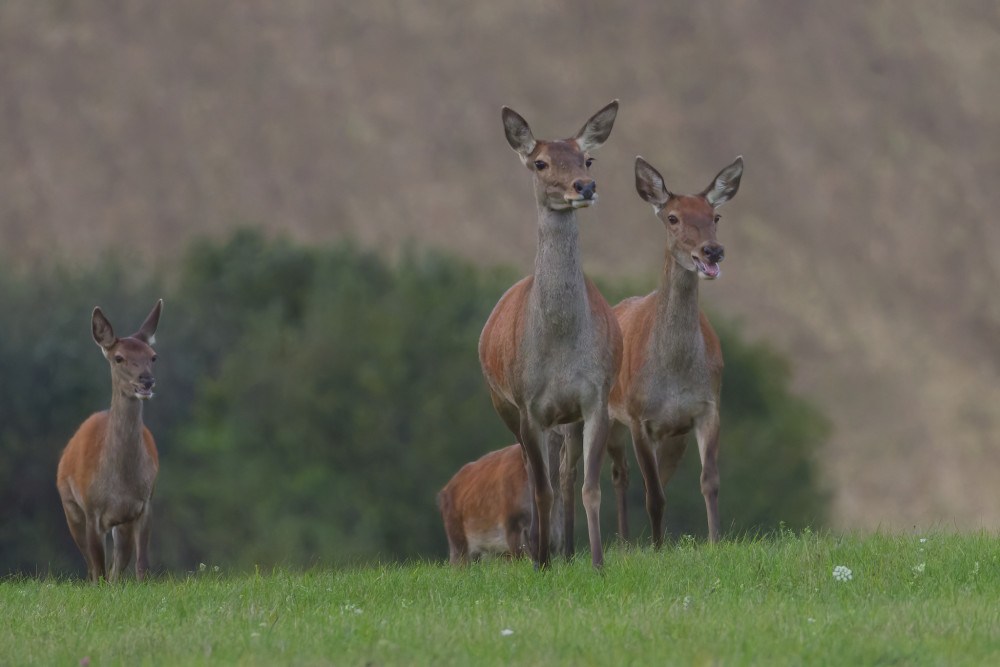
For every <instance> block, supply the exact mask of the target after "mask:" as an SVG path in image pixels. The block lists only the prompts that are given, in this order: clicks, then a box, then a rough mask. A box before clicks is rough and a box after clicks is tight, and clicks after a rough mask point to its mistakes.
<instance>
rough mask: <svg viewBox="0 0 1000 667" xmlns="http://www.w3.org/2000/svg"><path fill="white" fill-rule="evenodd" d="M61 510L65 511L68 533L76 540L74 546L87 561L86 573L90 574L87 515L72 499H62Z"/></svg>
mask: <svg viewBox="0 0 1000 667" xmlns="http://www.w3.org/2000/svg"><path fill="white" fill-rule="evenodd" d="M63 512H65V513H66V523H67V525H69V532H70V535H72V536H73V541H74V542H76V548H77V549H79V550H80V554H81V555H82V556H83V559H84V561H85V562H86V563H87V574H90V556H89V555H88V550H87V515H86V514H84V512H83V508H82V507H80V506H79V505H77V504H76V502H75V501H72V500H64V501H63Z"/></svg>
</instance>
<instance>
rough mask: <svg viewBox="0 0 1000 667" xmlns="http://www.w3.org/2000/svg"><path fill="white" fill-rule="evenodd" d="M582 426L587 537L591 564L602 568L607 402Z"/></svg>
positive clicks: (601, 404) (593, 412)
mask: <svg viewBox="0 0 1000 667" xmlns="http://www.w3.org/2000/svg"><path fill="white" fill-rule="evenodd" d="M587 417H588V418H587V419H586V421H584V425H583V509H584V511H585V512H586V513H587V532H588V534H589V535H590V562H591V563H592V564H593V566H594V567H595V568H598V569H600V568H602V567H604V547H603V546H602V544H601V465H602V464H603V463H604V450H605V448H606V447H607V444H608V430H609V428H610V423H609V420H608V404H607V401H604V402H600V403H599V405H597V406H596V409H595V410H592V411H591V414H589V415H588V416H587Z"/></svg>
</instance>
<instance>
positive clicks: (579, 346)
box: [479, 100, 622, 568]
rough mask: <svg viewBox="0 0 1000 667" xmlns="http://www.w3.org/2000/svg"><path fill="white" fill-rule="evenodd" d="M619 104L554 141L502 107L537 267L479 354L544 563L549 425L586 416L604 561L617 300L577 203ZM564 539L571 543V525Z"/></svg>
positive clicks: (509, 297) (588, 477) (588, 496)
mask: <svg viewBox="0 0 1000 667" xmlns="http://www.w3.org/2000/svg"><path fill="white" fill-rule="evenodd" d="M617 113H618V101H617V100H615V101H613V102H611V103H610V104H608V105H607V106H605V107H604V108H602V109H601V110H600V111H598V112H597V113H595V114H594V115H593V116H592V117H591V118H590V119H589V120H588V121H587V122H586V123H585V124H584V125H583V127H582V128H581V129H580V131H579V132H577V134H576V135H575V136H573V137H572V138H570V139H565V140H555V141H546V140H537V139H535V137H534V135H533V134H532V132H531V129H530V128H529V126H528V123H527V121H525V120H524V118H522V117H521V116H520V115H519V114H518V113H517V112H515V111H514V110H512V109H510V108H508V107H504V108H503V111H502V114H501V115H502V118H503V125H504V130H505V133H506V137H507V142H508V143H509V144H510V146H511V148H513V149H514V151H515V152H516V153H517V154H518V156H519V157H520V158H521V162H522V163H523V164H524V165H525V166H526V167H527V168H528V170H529V171H530V173H531V178H532V182H533V184H534V190H535V202H536V208H537V213H538V246H537V250H536V254H535V267H534V273H533V274H532V275H529V276H527V277H526V278H524V279H522V280H520V281H519V282H517V283H516V284H514V285H513V286H512V287H511V288H510V289H509V290H507V292H506V293H505V294H504V295H503V296H502V297H501V298H500V301H499V302H498V303H497V305H496V306H495V307H494V308H493V312H492V313H491V314H490V317H489V319H488V320H487V322H486V325H485V326H484V327H483V332H482V335H481V336H480V338H479V360H480V363H481V365H482V369H483V375H484V376H485V378H486V382H487V384H488V386H489V390H490V396H491V397H492V399H493V406H494V408H495V409H496V411H497V413H498V414H499V415H500V417H501V418H502V419H503V421H504V423H505V424H506V425H507V427H508V428H509V429H510V431H511V432H512V433H513V434H514V436H515V438H516V439H517V440H518V442H520V443H521V445H522V448H523V452H524V457H525V461H526V466H527V469H528V471H529V475H530V478H531V480H532V484H533V490H534V501H535V511H534V512H533V525H532V528H531V531H530V536H529V537H530V538H531V541H532V542H537V549H535V548H532V549H531V553H532V555H533V557H534V558H535V562H536V564H537V565H538V566H540V567H545V566H547V565H548V563H549V542H550V540H549V538H550V519H551V516H550V512H551V507H552V503H553V489H552V485H551V483H550V480H549V476H548V475H547V473H546V456H545V451H546V448H548V449H549V450H551V448H552V447H553V445H550V444H548V443H547V442H546V439H547V437H548V433H547V432H548V431H549V430H550V429H551V428H552V427H554V426H557V425H560V424H568V423H574V422H580V421H582V422H583V424H584V426H583V428H582V429H579V430H573V431H572V433H573V434H574V435H575V436H579V438H580V439H581V441H582V442H580V443H576V444H575V445H574V446H577V447H579V448H581V450H582V453H583V457H584V482H583V492H582V493H583V505H584V509H585V511H586V514H587V527H588V531H589V536H590V550H591V562H592V563H593V565H594V566H595V567H598V568H599V567H601V566H603V563H604V552H603V549H602V546H601V526H600V518H599V516H598V511H599V509H600V502H601V489H600V483H599V482H600V479H599V476H600V470H601V463H602V461H603V458H604V450H605V446H606V442H607V436H608V430H609V417H608V397H609V394H610V391H611V385H612V384H613V383H614V381H615V377H616V376H617V373H618V367H619V365H620V363H621V350H622V340H621V332H620V331H619V329H618V323H617V321H616V320H615V317H614V313H613V312H612V310H611V307H610V306H609V305H608V303H607V301H605V300H604V297H603V296H601V293H600V292H599V291H598V290H597V288H596V287H595V286H594V284H593V283H591V282H590V280H588V279H587V278H586V277H585V276H584V274H583V267H582V265H581V261H580V250H579V243H578V235H579V231H578V229H577V222H576V210H577V209H579V208H584V207H587V206H590V205H592V204H593V203H594V202H596V201H597V183H596V182H595V180H594V178H593V177H592V176H591V175H590V173H589V167H590V164H591V162H592V159H593V158H592V157H591V155H590V154H591V152H592V151H594V150H596V149H597V148H599V147H600V146H601V145H603V144H604V142H605V141H606V140H607V138H608V136H609V135H610V133H611V128H612V126H613V125H614V121H615V116H616V115H617ZM536 521H537V524H538V525H537V527H536V526H535V525H534V523H535V522H536ZM566 542H567V543H568V544H571V543H572V535H569V534H568V535H566ZM532 546H533V545H532Z"/></svg>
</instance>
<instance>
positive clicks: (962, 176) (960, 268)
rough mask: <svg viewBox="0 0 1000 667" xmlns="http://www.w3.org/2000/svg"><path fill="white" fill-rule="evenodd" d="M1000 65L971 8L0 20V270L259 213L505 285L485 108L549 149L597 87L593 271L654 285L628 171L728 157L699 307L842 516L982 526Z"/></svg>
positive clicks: (495, 134)
mask: <svg viewBox="0 0 1000 667" xmlns="http://www.w3.org/2000/svg"><path fill="white" fill-rule="evenodd" d="M997 71H1000V9H998V8H997V5H996V3H994V2H988V1H987V0H978V1H976V0H970V1H969V2H964V3H952V4H950V5H948V6H943V5H940V3H934V2H930V1H929V0H918V1H916V2H913V3H905V4H904V3H849V4H843V3H840V4H837V5H833V4H830V5H820V6H816V5H810V4H803V3H797V2H762V1H760V0H750V1H746V2H739V1H737V0H731V1H722V0H711V1H708V2H702V3H698V4H697V5H693V6H691V7H687V6H684V7H678V8H671V7H668V6H665V5H664V3H660V2H652V1H649V0H644V1H642V2H636V3H630V4H629V6H628V8H627V9H624V8H623V6H620V5H615V4H612V3H600V2H596V1H593V0H588V1H585V2H576V3H570V2H561V1H559V0H554V1H551V2H541V3H539V2H528V1H526V0H511V1H510V2H505V3H477V4H475V5H470V4H469V3H466V2H459V1H457V0H432V1H430V2H425V3H406V2H395V1H392V0H371V1H369V2H365V3H350V2H319V1H318V0H297V1H295V2H289V3H277V4H276V3H269V2H263V1H261V0H248V1H246V2H240V3H210V4H209V3H203V2H198V1H197V0H175V1H173V2H170V3H124V4H121V5H120V6H119V5H117V4H115V3H112V4H109V3H101V2H95V1H93V0H91V1H85V2H75V3H58V2H51V1H49V2H33V3H27V2H21V3H2V4H0V114H2V115H0V174H3V178H2V179H0V255H2V256H3V257H4V258H5V261H11V262H16V263H18V264H20V265H23V266H25V267H29V266H32V265H34V264H37V263H53V262H80V263H88V262H92V261H95V259H96V258H98V257H99V256H100V253H101V251H102V250H104V249H106V248H108V247H124V248H127V249H128V252H130V253H134V254H135V261H136V265H137V266H138V267H142V266H143V265H144V263H146V262H149V261H156V260H158V259H160V258H162V257H171V256H173V255H174V254H175V253H176V252H177V251H178V250H179V249H181V248H182V247H183V246H184V244H186V243H187V242H188V241H189V240H190V238H191V237H193V236H195V235H199V234H205V233H207V234H220V233H222V232H224V231H226V230H228V229H231V228H233V227H235V226H237V225H246V224H253V225H262V226H265V227H267V228H269V229H273V230H274V231H275V232H282V233H287V234H290V235H292V236H294V237H295V238H299V239H305V240H312V241H316V242H324V241H329V240H332V239H335V238H339V237H342V236H344V235H350V236H354V237H356V238H358V239H359V240H360V241H361V242H362V243H363V244H366V245H369V246H372V247H377V248H380V249H382V250H384V251H385V252H387V253H393V252H394V251H396V250H397V249H399V248H400V247H401V246H404V245H405V244H408V243H411V242H416V243H418V244H420V245H428V246H440V247H443V248H447V249H450V250H454V251H457V252H459V253H461V254H463V255H465V256H467V257H471V258H475V259H476V260H477V261H480V262H482V263H483V264H497V263H505V264H511V265H514V266H517V267H520V268H521V269H523V270H525V271H526V270H528V269H529V268H530V266H531V264H532V259H533V253H534V244H535V230H534V222H533V213H532V205H531V197H530V191H529V186H528V180H527V176H526V174H524V173H523V172H522V167H521V166H520V164H519V162H518V160H517V158H516V156H515V155H514V154H513V153H512V152H511V151H510V149H509V147H508V146H507V144H506V142H505V141H504V138H503V133H502V130H501V125H500V120H499V117H500V114H499V109H500V106H501V105H502V104H508V105H510V106H512V107H514V108H515V109H517V110H518V111H519V112H521V113H522V114H523V115H524V116H525V117H526V118H527V119H528V120H529V122H530V123H531V124H532V127H533V129H534V130H535V132H536V134H537V135H538V136H541V137H551V136H568V135H570V134H571V133H572V132H574V131H575V130H576V129H578V127H579V126H580V124H582V122H583V121H584V120H585V119H586V118H587V117H588V116H589V115H590V114H591V113H592V112H593V111H595V110H597V109H598V108H599V107H600V106H602V105H603V104H605V103H606V102H607V101H609V100H610V99H612V98H615V97H617V98H620V99H621V105H622V107H621V113H620V114H619V117H618V122H617V125H616V127H615V130H614V132H613V133H612V135H611V139H610V140H609V142H608V144H607V145H606V146H605V148H604V149H602V151H601V152H600V153H599V154H598V155H597V159H598V160H597V162H596V164H595V168H594V169H595V172H594V173H595V175H596V176H597V179H598V182H599V184H600V192H601V203H600V204H599V205H598V206H597V207H596V208H595V209H592V210H590V211H586V212H584V213H582V214H581V238H582V243H583V253H584V258H585V263H586V266H587V268H588V270H589V271H590V272H591V273H593V274H597V275H608V276H610V275H615V276H626V277H632V278H635V279H636V280H637V281H639V282H641V283H643V284H647V285H648V286H649V287H652V286H654V285H655V282H656V277H657V275H658V269H659V263H660V261H661V259H662V248H661V246H662V238H663V236H662V230H661V229H660V227H659V223H657V222H656V220H655V219H654V218H653V216H652V214H651V213H650V211H649V210H648V208H647V207H646V206H645V205H644V204H643V203H642V202H641V201H640V200H639V199H638V197H637V196H636V195H635V191H634V187H633V185H632V161H633V159H634V156H635V155H636V154H642V155H643V156H644V157H646V158H647V159H648V160H649V161H650V162H652V164H654V165H655V166H656V167H657V168H658V169H659V170H660V171H661V172H662V173H663V174H664V176H665V177H666V179H667V181H668V186H670V187H672V188H674V189H676V190H678V191H694V190H700V189H702V188H703V187H705V185H707V184H708V182H709V181H710V179H711V177H712V176H713V175H714V174H715V173H716V172H717V171H718V170H719V169H720V168H721V167H722V166H724V165H725V164H728V162H729V161H731V160H732V158H733V157H734V156H735V155H737V154H742V155H744V157H745V159H746V164H747V168H746V173H745V176H744V179H743V184H742V189H741V191H740V193H739V195H738V196H737V197H736V199H735V200H734V201H733V202H732V203H730V204H729V205H727V206H726V208H725V210H724V211H723V213H724V219H723V222H722V223H720V224H721V225H722V226H721V227H720V240H721V241H722V242H723V243H725V244H726V249H727V259H726V261H725V264H724V269H725V270H724V276H723V277H722V279H721V280H720V281H718V282H716V283H714V284H708V285H705V287H704V289H703V291H702V293H703V295H704V297H703V298H704V300H705V302H706V304H707V305H708V306H709V307H710V308H711V309H713V310H714V311H716V312H720V313H722V312H724V313H727V314H730V315H733V316H735V317H737V318H738V319H739V320H740V321H741V322H742V323H743V325H744V327H745V329H746V330H747V332H749V333H750V334H751V335H752V336H754V337H760V338H764V339H767V340H769V341H770V342H771V343H772V344H773V346H774V347H775V348H776V349H778V350H780V351H782V352H783V353H784V354H786V355H788V356H789V357H790V358H791V359H792V360H793V363H794V368H795V378H796V387H797V388H798V389H799V390H800V391H801V392H802V393H803V394H805V395H807V396H808V397H810V398H811V399H812V400H814V401H815V402H816V403H817V404H819V405H820V406H821V407H822V408H823V409H824V410H825V411H826V412H827V414H828V415H829V416H830V418H831V419H832V421H833V423H834V428H835V433H834V435H833V437H832V438H831V440H830V442H829V446H828V448H827V451H826V453H825V461H824V467H825V470H826V472H827V475H828V480H829V483H830V485H831V487H832V488H833V490H834V492H835V507H834V517H835V520H836V522H837V523H838V525H840V526H842V527H860V528H871V527H874V526H877V525H898V526H910V525H913V524H917V525H929V524H942V523H943V524H946V525H952V524H955V525H958V526H977V525H987V526H997V525H1000V503H998V502H997V501H996V492H995V489H996V488H997V485H998V482H1000V447H998V445H1000V411H998V410H997V409H996V406H997V405H1000V383H998V379H1000V300H998V299H997V298H996V297H995V296H994V293H993V292H994V289H995V286H996V285H997V284H998V283H1000V226H998V225H997V224H996V223H995V218H996V211H997V210H1000V192H998V189H997V187H996V183H997V182H1000V80H998V78H997V76H996V73H997ZM484 391H485V389H484ZM724 428H725V427H724V426H723V429H724ZM723 438H725V432H724V431H723ZM722 455H723V456H729V457H739V456H740V452H739V451H736V450H733V449H726V446H725V441H724V440H723V454H722ZM723 494H725V490H724V489H723ZM736 501H737V499H733V498H726V497H725V496H724V500H723V503H725V502H736Z"/></svg>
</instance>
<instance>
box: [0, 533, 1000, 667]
mask: <svg viewBox="0 0 1000 667" xmlns="http://www.w3.org/2000/svg"><path fill="white" fill-rule="evenodd" d="M837 566H843V567H845V568H847V569H849V570H850V571H851V577H850V579H849V580H846V577H841V580H838V579H837V578H835V577H834V575H833V572H834V568H835V567H837ZM998 599H1000V541H998V539H997V537H996V536H993V535H989V534H987V533H985V532H980V533H967V534H947V533H930V534H926V535H901V534H881V533H880V534H875V535H870V536H857V535H844V536H834V535H819V534H815V533H812V532H810V531H806V532H804V533H801V534H793V533H791V532H789V531H781V532H780V533H779V534H777V535H773V536H765V537H753V538H741V539H734V540H729V541H723V542H722V543H720V544H717V545H706V544H703V543H698V542H695V541H694V540H692V539H687V538H682V539H681V540H679V541H678V542H676V543H675V544H673V545H671V546H669V547H667V548H664V549H663V550H662V551H659V552H657V551H654V550H653V549H651V548H639V547H634V546H628V545H618V546H611V547H610V548H609V549H608V550H607V553H606V566H605V569H604V570H603V571H602V572H595V571H594V570H593V569H592V568H591V566H590V562H589V555H588V554H586V553H584V554H581V555H580V556H579V557H577V558H576V559H574V560H573V561H571V562H569V563H566V562H562V561H556V562H555V563H554V564H553V566H552V568H551V569H549V570H547V571H543V572H539V571H536V570H535V569H534V567H533V566H532V564H531V563H530V562H526V561H515V562H511V561H507V560H502V559H497V560H492V561H488V562H483V563H479V564H476V565H473V566H469V567H465V568H454V567H451V566H449V565H446V564H443V563H429V562H417V563H407V564H401V565H400V564H375V565H371V566H365V567H355V568H350V569H323V568H320V567H317V568H314V569H311V570H308V571H304V572H297V571H289V570H286V569H275V570H273V571H269V572H260V571H256V572H253V573H227V572H225V571H221V572H220V571H216V570H215V568H212V567H207V568H204V569H203V570H199V571H196V572H194V573H192V574H190V575H188V576H185V577H164V578H160V579H154V580H152V581H148V582H146V583H142V584H138V583H136V582H134V581H126V582H124V583H122V584H120V585H115V586H112V585H100V586H91V585H87V584H84V583H83V582H81V581H75V580H73V581H70V580H65V579H57V578H37V579H32V578H7V579H4V580H0V636H3V637H4V641H3V642H2V644H0V664H5V665H6V664H44V665H49V664H66V665H77V664H81V661H82V660H84V659H85V658H89V663H90V664H92V665H114V664H129V665H135V664H213V663H214V664H231V663H239V664H245V665H265V664H266V665H271V664H292V663H294V664H306V665H310V664H436V665H440V664H477V665H480V664H483V665H506V664H540V663H555V664H573V665H608V664H683V665H690V664H706V663H723V664H747V663H755V664H761V663H763V664H774V665H800V664H808V665H814V664H837V665H840V664H859V665H860V664H883V663H892V664H915V665H919V664H949V665H963V664H968V665H979V664H1000V605H998V604H997V600H998Z"/></svg>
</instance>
